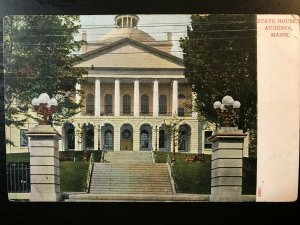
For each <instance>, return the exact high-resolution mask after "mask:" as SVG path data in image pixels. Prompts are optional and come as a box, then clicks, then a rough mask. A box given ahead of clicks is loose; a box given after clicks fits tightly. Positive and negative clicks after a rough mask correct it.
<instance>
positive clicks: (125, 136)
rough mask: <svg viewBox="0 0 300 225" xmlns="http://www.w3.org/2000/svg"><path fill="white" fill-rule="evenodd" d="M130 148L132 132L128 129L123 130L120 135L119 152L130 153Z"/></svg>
mask: <svg viewBox="0 0 300 225" xmlns="http://www.w3.org/2000/svg"><path fill="white" fill-rule="evenodd" d="M132 146H133V139H132V131H131V130H130V129H128V128H125V129H124V130H123V131H122V133H121V150H127V151H132V150H133V148H132Z"/></svg>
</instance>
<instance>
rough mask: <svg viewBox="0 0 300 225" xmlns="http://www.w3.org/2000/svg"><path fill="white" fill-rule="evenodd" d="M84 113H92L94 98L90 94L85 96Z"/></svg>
mask: <svg viewBox="0 0 300 225" xmlns="http://www.w3.org/2000/svg"><path fill="white" fill-rule="evenodd" d="M86 113H94V96H93V95H92V94H88V95H87V96H86Z"/></svg>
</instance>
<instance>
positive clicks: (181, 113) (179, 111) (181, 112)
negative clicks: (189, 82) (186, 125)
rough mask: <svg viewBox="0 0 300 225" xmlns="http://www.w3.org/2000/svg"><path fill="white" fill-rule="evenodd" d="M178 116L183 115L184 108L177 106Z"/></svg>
mask: <svg viewBox="0 0 300 225" xmlns="http://www.w3.org/2000/svg"><path fill="white" fill-rule="evenodd" d="M178 116H184V108H181V107H180V108H178Z"/></svg>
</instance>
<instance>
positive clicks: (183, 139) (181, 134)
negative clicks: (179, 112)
mask: <svg viewBox="0 0 300 225" xmlns="http://www.w3.org/2000/svg"><path fill="white" fill-rule="evenodd" d="M178 142H179V143H178V145H179V146H178V150H181V151H185V150H186V132H185V131H184V130H179V136H178Z"/></svg>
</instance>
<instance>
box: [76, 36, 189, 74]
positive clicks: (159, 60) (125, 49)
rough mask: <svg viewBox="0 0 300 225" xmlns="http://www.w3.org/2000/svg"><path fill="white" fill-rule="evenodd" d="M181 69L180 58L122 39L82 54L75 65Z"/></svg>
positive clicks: (86, 66) (85, 66) (181, 62)
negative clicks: (79, 60) (80, 59)
mask: <svg viewBox="0 0 300 225" xmlns="http://www.w3.org/2000/svg"><path fill="white" fill-rule="evenodd" d="M91 65H94V67H95V68H107V67H109V68H114V67H115V68H162V69H163V68H172V69H173V68H174V69H183V68H184V66H183V61H182V59H180V58H178V57H176V56H173V55H171V54H169V53H166V52H163V51H161V50H158V49H156V48H153V47H151V46H148V45H145V44H143V43H140V42H137V41H134V40H132V39H128V38H125V39H122V40H120V41H116V42H114V43H111V44H108V45H106V46H102V47H99V48H98V49H95V50H93V51H91V52H88V53H86V54H83V55H82V61H81V62H80V63H78V64H76V65H75V67H84V68H90V67H91Z"/></svg>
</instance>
